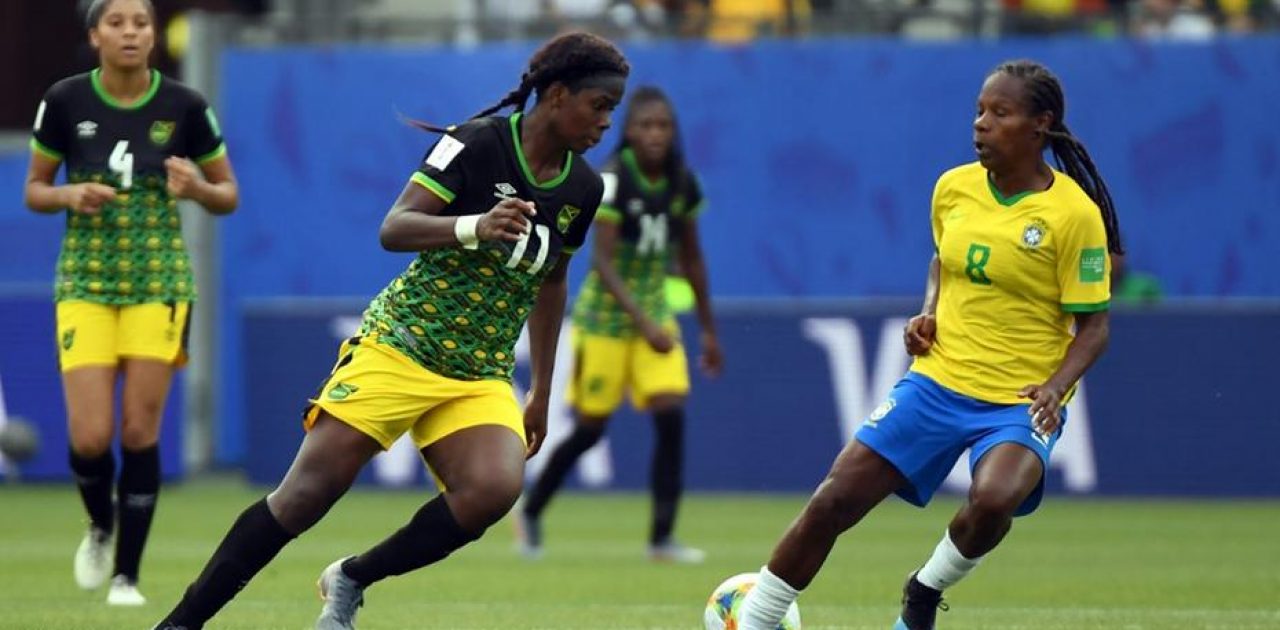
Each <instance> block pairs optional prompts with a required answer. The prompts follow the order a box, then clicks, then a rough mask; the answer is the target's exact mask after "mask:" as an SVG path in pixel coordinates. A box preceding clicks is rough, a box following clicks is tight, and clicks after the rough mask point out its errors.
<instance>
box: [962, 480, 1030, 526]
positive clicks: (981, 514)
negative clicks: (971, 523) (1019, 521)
mask: <svg viewBox="0 0 1280 630" xmlns="http://www.w3.org/2000/svg"><path fill="white" fill-rule="evenodd" d="M1022 498H1023V497H1022V496H1021V493H1020V492H1019V491H1018V489H1017V488H1015V487H1012V486H1006V485H999V484H989V485H986V486H982V487H978V486H975V487H973V488H971V489H970V490H969V505H968V511H969V512H971V513H972V515H973V517H974V518H977V519H981V520H992V519H995V520H1003V519H1007V518H1012V517H1013V513H1014V511H1015V510H1017V509H1018V505H1019V504H1021V503H1022Z"/></svg>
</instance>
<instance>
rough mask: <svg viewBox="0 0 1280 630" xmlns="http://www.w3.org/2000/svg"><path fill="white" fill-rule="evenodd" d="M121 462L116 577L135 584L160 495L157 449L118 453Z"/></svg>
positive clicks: (156, 447) (118, 486) (149, 447)
mask: <svg viewBox="0 0 1280 630" xmlns="http://www.w3.org/2000/svg"><path fill="white" fill-rule="evenodd" d="M120 460H121V461H120V483H119V485H117V486H116V505H117V506H118V507H119V509H120V534H119V537H118V538H117V539H116V570H115V575H123V576H125V577H126V578H129V581H130V582H134V583H137V581H138V565H139V564H141V562H142V549H143V547H145V546H146V545H147V533H148V532H150V531H151V517H152V516H154V515H155V512H156V497H157V496H158V495H159V493H160V447H159V446H157V445H154V444H153V445H151V446H148V447H146V448H144V449H142V450H139V451H131V450H129V449H127V448H124V449H121V450H120Z"/></svg>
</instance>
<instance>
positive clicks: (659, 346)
mask: <svg viewBox="0 0 1280 630" xmlns="http://www.w3.org/2000/svg"><path fill="white" fill-rule="evenodd" d="M640 332H641V334H643V335H644V340H645V341H647V342H649V347H650V348H653V351H654V352H657V353H659V354H666V353H668V352H671V350H672V349H673V348H675V347H676V342H675V340H674V339H672V338H671V333H668V332H667V331H666V329H664V328H663V327H662V326H660V325H658V324H655V323H653V322H650V321H646V322H645V323H644V324H642V325H641V326H640Z"/></svg>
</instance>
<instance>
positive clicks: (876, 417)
mask: <svg viewBox="0 0 1280 630" xmlns="http://www.w3.org/2000/svg"><path fill="white" fill-rule="evenodd" d="M897 405H898V401H896V400H894V399H892V398H888V399H885V401H884V402H882V403H880V406H879V407H876V408H875V410H873V411H872V412H871V415H870V416H867V426H869V427H874V426H876V425H877V424H879V423H880V421H881V420H883V419H884V417H885V416H887V415H889V412H890V411H893V408H894V407H896V406H897Z"/></svg>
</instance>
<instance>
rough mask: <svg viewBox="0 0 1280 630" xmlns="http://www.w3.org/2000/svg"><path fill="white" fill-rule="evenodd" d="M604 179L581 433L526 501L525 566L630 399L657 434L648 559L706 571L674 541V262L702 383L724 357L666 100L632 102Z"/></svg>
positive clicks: (677, 449) (576, 400)
mask: <svg viewBox="0 0 1280 630" xmlns="http://www.w3.org/2000/svg"><path fill="white" fill-rule="evenodd" d="M603 177H604V182H605V192H604V201H603V202H602V203H601V206H600V212H599V214H598V215H597V227H596V236H595V244H594V251H593V256H592V261H593V262H592V271H591V273H590V275H588V276H587V279H586V282H585V283H584V284H583V287H582V291H581V293H580V294H579V295H578V299H577V301H576V302H575V304H574V309H573V326H574V349H575V352H574V363H575V365H574V371H573V378H572V380H571V382H570V385H569V399H570V403H571V404H572V405H573V407H574V410H575V412H576V416H577V422H576V426H575V428H574V431H573V433H572V434H571V435H570V436H569V437H568V438H567V439H566V440H564V441H563V442H561V443H560V444H559V445H558V446H557V447H556V448H555V450H554V451H553V452H552V454H551V459H550V461H549V462H548V463H547V466H546V468H545V469H544V470H543V472H542V475H541V477H539V479H538V480H537V482H536V483H534V485H533V487H532V488H531V489H530V491H529V493H528V495H527V496H526V497H525V501H524V504H523V506H522V509H521V514H520V516H521V518H520V519H519V521H518V525H519V532H518V533H519V535H520V537H521V548H522V551H523V553H524V554H525V555H526V556H529V557H535V558H536V557H538V556H539V555H540V554H541V550H542V531H541V525H540V521H539V519H540V518H541V515H542V510H543V509H544V508H545V507H546V505H547V503H548V502H549V501H550V500H551V497H552V495H554V494H555V492H556V490H557V489H558V488H559V487H560V485H561V484H562V483H563V481H564V478H565V476H566V475H567V474H568V472H569V470H570V469H571V468H572V467H573V465H574V463H575V462H577V461H578V458H579V457H581V456H582V454H583V453H585V452H586V451H587V450H588V449H590V448H591V447H592V446H593V445H595V443H596V442H598V441H599V440H600V438H601V436H603V434H604V430H605V424H606V422H607V421H608V419H609V415H610V414H611V413H613V411H614V410H615V409H616V408H617V407H618V405H619V404H620V403H621V401H622V397H623V394H624V392H625V391H627V390H630V394H631V400H632V403H633V404H634V405H635V407H636V408H637V409H642V410H647V411H649V412H650V413H652V414H653V422H654V427H655V429H656V433H657V439H656V440H655V445H654V453H653V463H652V470H651V475H650V479H651V483H652V494H653V514H652V523H651V527H650V532H649V555H650V557H651V558H652V559H654V560H659V561H675V562H701V561H702V559H703V557H704V555H705V554H703V552H702V551H701V550H698V549H694V548H692V547H686V546H684V545H681V544H679V543H677V542H676V541H675V540H674V539H673V537H672V532H673V530H674V528H675V518H676V508H677V505H678V502H679V499H680V491H681V488H682V485H683V481H682V478H683V475H682V470H683V467H684V462H683V459H684V455H683V452H684V445H683V443H684V410H683V407H684V399H685V396H686V395H687V394H688V392H689V373H688V372H689V370H688V366H687V365H686V362H685V352H684V347H683V345H682V344H681V343H680V333H679V330H678V329H677V328H676V322H675V317H674V315H673V313H672V310H671V306H670V305H669V304H668V302H667V294H666V280H667V270H668V269H669V268H670V264H671V263H672V258H673V255H674V257H675V258H676V259H678V261H679V262H680V266H681V268H682V269H683V270H684V271H685V273H686V274H687V276H688V277H689V282H690V285H691V286H692V288H693V292H694V295H695V297H696V303H697V310H698V319H699V322H700V323H701V326H702V338H701V346H702V367H703V369H704V371H706V372H707V373H708V374H709V375H713V376H714V375H715V374H718V373H719V371H720V368H721V357H720V346H719V343H718V342H717V339H716V332H715V324H714V321H713V317H712V313H711V301H710V297H709V292H708V290H707V275H706V268H705V266H704V264H703V260H702V249H701V246H700V244H699V241H698V223H697V220H698V215H699V213H701V212H702V210H703V208H704V206H705V203H704V201H703V198H702V191H701V189H700V188H699V186H698V180H697V178H696V177H695V176H694V174H693V173H692V172H691V171H689V169H688V168H687V167H686V166H685V163H684V159H683V153H682V151H681V147H680V143H679V134H678V130H677V127H676V119H675V110H674V108H673V107H672V106H671V102H670V101H669V100H668V99H667V97H666V95H664V94H663V93H662V91H661V90H658V89H657V88H652V87H642V88H638V89H637V90H636V91H635V93H634V94H633V96H632V97H631V99H630V102H629V103H628V106H627V116H626V123H625V125H624V126H623V140H622V142H621V143H620V146H619V147H618V150H617V151H616V152H615V153H614V155H613V156H612V158H611V159H610V160H609V162H608V164H606V165H605V167H604V169H603Z"/></svg>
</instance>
